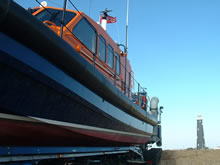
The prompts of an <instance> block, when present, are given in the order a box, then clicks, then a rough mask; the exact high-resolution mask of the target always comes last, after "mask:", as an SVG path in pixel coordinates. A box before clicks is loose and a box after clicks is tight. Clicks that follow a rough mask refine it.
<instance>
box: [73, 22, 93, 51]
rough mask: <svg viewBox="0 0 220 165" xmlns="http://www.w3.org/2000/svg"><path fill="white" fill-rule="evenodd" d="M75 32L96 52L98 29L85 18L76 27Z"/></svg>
mask: <svg viewBox="0 0 220 165" xmlns="http://www.w3.org/2000/svg"><path fill="white" fill-rule="evenodd" d="M73 34H74V35H75V36H76V37H77V38H78V39H79V40H80V41H81V42H82V43H83V44H84V45H85V46H86V47H87V48H88V49H90V50H91V51H92V52H93V53H96V31H95V29H94V28H93V27H92V25H91V24H90V23H89V22H88V21H87V20H86V19H85V18H83V19H81V20H80V21H79V23H78V24H77V25H76V26H75V27H74V29H73Z"/></svg>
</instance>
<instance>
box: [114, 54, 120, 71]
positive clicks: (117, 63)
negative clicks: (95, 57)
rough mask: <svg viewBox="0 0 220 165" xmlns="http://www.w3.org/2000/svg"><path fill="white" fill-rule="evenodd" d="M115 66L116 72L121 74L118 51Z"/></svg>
mask: <svg viewBox="0 0 220 165" xmlns="http://www.w3.org/2000/svg"><path fill="white" fill-rule="evenodd" d="M115 67H116V73H117V74H120V56H119V55H118V53H116V52H115Z"/></svg>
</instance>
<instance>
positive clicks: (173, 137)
mask: <svg viewBox="0 0 220 165" xmlns="http://www.w3.org/2000/svg"><path fill="white" fill-rule="evenodd" d="M15 1H16V2H17V3H19V4H21V5H22V6H23V7H25V8H27V7H34V6H39V5H38V4H37V3H36V2H35V0H28V1H27V0H25V1H22V0H15ZM72 1H73V3H74V4H75V6H76V7H77V8H78V9H79V10H80V11H83V12H85V13H86V14H87V15H89V16H90V17H92V18H93V19H94V20H96V21H98V19H99V12H100V11H102V10H104V9H105V8H108V9H111V10H112V12H111V13H110V14H109V15H112V16H116V17H117V23H115V24H109V25H108V33H109V34H110V36H112V38H113V40H114V41H117V42H120V43H125V24H126V0H111V1H103V0H72ZM47 2H48V5H50V6H55V7H62V6H63V0H47ZM68 8H70V9H74V8H73V7H72V6H71V5H70V4H69V5H68ZM128 31H129V37H128V38H129V41H128V52H129V53H128V58H129V59H130V62H131V65H132V67H133V71H134V74H135V79H136V80H138V81H139V82H140V83H141V84H142V86H144V87H146V88H147V89H148V94H149V95H150V96H151V97H152V96H158V97H159V99H160V105H163V106H164V113H163V116H162V127H163V133H162V136H163V148H164V149H185V148H188V147H196V118H197V115H198V114H201V115H202V117H203V126H204V133H205V142H206V146H207V147H210V148H214V147H216V146H220V140H219V138H220V128H219V126H220V76H219V72H220V1H219V0H130V8H129V30H128Z"/></svg>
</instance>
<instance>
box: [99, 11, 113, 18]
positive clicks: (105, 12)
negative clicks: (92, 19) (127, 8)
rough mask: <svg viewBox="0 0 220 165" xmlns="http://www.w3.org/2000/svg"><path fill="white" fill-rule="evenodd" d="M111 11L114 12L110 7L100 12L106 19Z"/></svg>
mask: <svg viewBox="0 0 220 165" xmlns="http://www.w3.org/2000/svg"><path fill="white" fill-rule="evenodd" d="M109 12H112V10H108V8H106V9H105V10H104V11H100V13H103V14H104V19H107V17H108V13H109Z"/></svg>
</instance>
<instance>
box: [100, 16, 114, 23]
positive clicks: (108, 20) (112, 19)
mask: <svg viewBox="0 0 220 165" xmlns="http://www.w3.org/2000/svg"><path fill="white" fill-rule="evenodd" d="M104 17H105V16H104V15H101V17H100V23H102V19H104ZM116 21H117V19H116V17H112V16H107V23H115V22H116Z"/></svg>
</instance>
